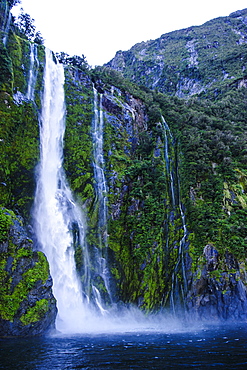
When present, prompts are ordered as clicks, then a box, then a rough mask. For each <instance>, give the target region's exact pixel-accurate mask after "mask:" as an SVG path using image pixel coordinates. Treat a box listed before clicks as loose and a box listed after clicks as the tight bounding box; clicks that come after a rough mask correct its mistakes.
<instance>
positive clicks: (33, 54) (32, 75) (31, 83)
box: [26, 43, 39, 101]
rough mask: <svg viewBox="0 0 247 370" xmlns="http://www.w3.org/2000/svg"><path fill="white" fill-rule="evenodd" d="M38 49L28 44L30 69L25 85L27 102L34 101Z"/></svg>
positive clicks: (34, 45)
mask: <svg viewBox="0 0 247 370" xmlns="http://www.w3.org/2000/svg"><path fill="white" fill-rule="evenodd" d="M37 53H38V49H37V44H34V43H30V67H29V73H28V85H27V93H26V98H27V100H32V101H34V91H35V84H36V80H37V75H38V68H39V60H38V55H37Z"/></svg>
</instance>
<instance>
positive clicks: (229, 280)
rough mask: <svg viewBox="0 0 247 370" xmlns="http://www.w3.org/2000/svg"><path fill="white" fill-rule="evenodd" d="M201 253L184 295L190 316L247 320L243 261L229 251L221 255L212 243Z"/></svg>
mask: <svg viewBox="0 0 247 370" xmlns="http://www.w3.org/2000/svg"><path fill="white" fill-rule="evenodd" d="M203 254H204V257H205V260H204V261H205V262H204V263H202V264H201V266H200V267H198V269H197V271H196V273H195V274H194V275H193V278H192V284H191V288H190V291H189V294H188V297H187V304H188V312H189V316H190V317H193V319H195V318H197V319H199V320H203V321H206V320H207V321H210V320H228V319H231V320H246V317H247V287H246V286H247V275H246V270H245V266H244V263H239V262H238V261H237V260H236V259H235V258H234V257H233V255H232V254H231V253H227V252H226V253H225V254H224V256H220V254H219V252H218V251H217V250H216V249H215V248H214V247H213V246H212V245H206V247H205V248H204V252H203Z"/></svg>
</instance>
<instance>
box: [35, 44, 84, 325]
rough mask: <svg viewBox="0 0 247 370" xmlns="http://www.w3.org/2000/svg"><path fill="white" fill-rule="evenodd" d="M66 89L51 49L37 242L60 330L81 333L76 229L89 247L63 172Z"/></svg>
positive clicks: (37, 199) (44, 99) (42, 121)
mask: <svg viewBox="0 0 247 370" xmlns="http://www.w3.org/2000/svg"><path fill="white" fill-rule="evenodd" d="M63 85H64V70H63V66H62V65H61V64H58V63H57V62H56V61H55V60H54V57H53V54H52V53H51V51H50V50H48V49H46V63H45V71H44V92H43V97H42V111H41V117H40V164H39V167H38V173H37V189H36V195H35V203H34V219H35V230H36V236H37V241H38V244H39V246H40V249H41V250H42V251H43V252H44V253H45V255H46V256H47V259H48V261H49V265H50V271H51V276H52V278H53V293H54V296H55V298H56V299H57V306H58V318H57V322H56V327H57V329H59V330H62V331H64V330H65V331H66V330H69V329H72V328H73V327H74V328H76V326H77V324H78V320H79V319H81V317H82V316H83V315H85V313H86V312H85V304H84V303H83V295H82V290H81V283H80V281H79V278H78V275H77V272H76V265H75V260H74V247H73V244H74V238H73V230H75V229H76V231H77V237H78V238H79V242H80V244H81V246H82V247H83V246H84V233H85V226H84V220H83V215H82V213H81V211H80V209H79V207H78V206H77V205H76V203H75V201H74V199H73V196H72V193H71V191H70V189H69V187H68V185H67V182H66V178H65V174H64V171H63V167H62V165H63V137H64V131H65V101H64V86H63ZM84 255H86V253H84Z"/></svg>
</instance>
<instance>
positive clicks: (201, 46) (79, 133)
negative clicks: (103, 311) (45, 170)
mask: <svg viewBox="0 0 247 370" xmlns="http://www.w3.org/2000/svg"><path fill="white" fill-rule="evenodd" d="M245 17H246V11H241V12H238V13H236V14H233V15H231V16H230V17H227V18H220V19H218V20H213V21H210V22H207V23H206V24H205V25H204V26H201V27H192V28H190V29H187V30H182V31H176V32H174V33H171V34H167V35H163V36H162V37H161V38H160V39H159V40H156V41H150V42H148V43H142V44H138V45H136V46H134V47H133V48H132V49H131V50H130V51H129V52H123V53H120V52H119V53H118V54H117V55H118V56H117V57H116V58H114V60H113V61H111V62H110V64H109V65H110V66H111V67H114V68H115V69H118V71H116V70H114V69H112V68H109V67H98V68H96V69H95V70H89V68H88V66H87V65H86V63H85V62H84V61H82V60H80V58H78V57H72V58H66V57H65V56H64V55H60V56H59V58H60V60H61V61H62V62H63V63H64V69H65V99H66V110H67V116H66V132H65V137H64V168H65V171H66V176H67V178H68V181H69V184H70V187H71V189H72V191H73V192H74V194H75V197H76V199H77V200H78V201H79V202H80V204H81V207H82V208H83V210H84V212H85V218H86V220H87V230H86V234H87V235H86V239H87V244H88V246H89V254H90V259H91V261H94V256H95V248H96V247H99V248H101V249H103V255H104V256H105V258H106V259H107V262H108V267H109V271H110V285H111V290H112V292H114V297H115V298H114V299H115V300H116V301H122V302H124V303H134V304H136V305H138V306H139V307H141V308H142V309H145V310H147V311H151V310H159V309H161V308H163V307H165V308H169V309H171V310H173V311H174V312H175V313H178V312H179V311H180V310H181V309H182V310H183V311H184V309H185V310H187V312H189V313H191V312H193V314H195V315H196V316H197V317H198V318H200V319H228V318H236V319H243V318H246V315H247V311H246V275H245V274H246V273H245V259H246V238H247V229H246V226H245V221H246V216H247V196H246V191H247V172H246V163H247V159H246V158H247V144H246V143H247V138H246V106H247V92H246V85H245V83H244V81H245V80H244V78H245V77H244V71H245V68H246V67H247V61H246V59H245V55H246V53H245V48H246V43H245V41H246V40H245V32H246V22H245ZM216 29H217V30H218V29H221V31H217V32H216ZM223 31H224V32H223ZM213 34H214V36H213ZM220 34H222V37H221V36H220ZM21 36H22V37H21ZM23 37H24V35H19V36H17V33H16V30H15V28H14V26H12V28H10V32H9V34H8V39H7V42H6V45H4V44H1V50H2V52H1V57H0V63H1V67H3V71H4V73H3V74H2V75H1V80H0V83H1V85H0V87H1V91H0V108H1V109H0V120H1V126H0V135H1V136H0V139H1V141H0V145H1V147H2V154H3V155H1V157H0V164H1V166H0V176H1V180H0V191H1V193H0V195H1V197H0V198H1V205H2V206H3V207H7V208H9V209H13V210H15V212H16V213H18V214H21V215H22V216H23V217H24V219H25V224H28V223H29V222H30V214H31V207H32V204H33V196H34V190H35V176H34V175H35V167H36V164H37V162H38V158H39V133H38V131H39V130H38V126H39V122H38V116H39V114H40V104H41V103H40V101H41V94H42V89H43V82H42V81H43V70H44V63H45V62H44V47H43V46H42V45H37V44H33V43H30V41H28V40H27V39H25V38H23ZM31 53H33V54H32V55H33V57H32V58H31ZM206 56H207V57H206ZM120 57H121V58H120ZM219 60H221V61H223V62H222V63H223V67H222V64H221V62H219ZM120 62H121V63H120ZM31 68H32V70H33V72H34V73H33V74H30V70H31ZM222 68H223V69H224V71H225V72H224V73H223V72H222V71H223V69H222ZM119 71H122V72H123V74H124V75H126V76H128V77H131V78H132V80H134V81H138V82H139V83H141V84H143V85H146V87H144V86H142V88H141V87H139V86H137V85H136V84H134V83H133V82H131V81H130V80H127V79H125V78H124V77H123V76H122V74H121V73H120V72H119ZM30 75H32V76H35V83H34V86H33V90H32V91H31V92H30ZM147 86H149V87H153V88H155V89H156V91H153V90H151V89H149V88H148V87H147ZM225 87H227V89H225ZM157 90H159V91H157ZM212 90H213V91H214V92H215V91H218V92H219V91H220V92H221V93H220V94H218V95H217V94H215V95H214V98H213V99H209V98H206V95H208V96H210V94H211V91H212ZM202 91H205V92H206V93H205V94H204V96H203V99H200V98H198V96H195V97H193V98H192V99H189V98H188V96H189V95H194V94H196V93H201V92H202ZM162 92H166V93H169V94H170V95H177V96H168V95H164V94H163V93H162ZM95 94H96V96H97V99H96V100H97V102H98V103H97V104H98V105H97V107H95ZM216 95H217V98H215V96H216ZM178 96H182V97H184V96H186V97H187V98H188V99H187V100H186V101H184V100H182V99H179V98H178ZM99 102H101V103H100V104H99ZM96 110H97V112H98V113H97V114H99V112H100V114H102V117H103V157H104V166H103V170H104V175H105V180H106V191H104V197H105V200H106V204H107V216H106V219H107V222H106V225H103V226H102V223H100V222H99V218H100V208H101V205H100V200H99V195H98V194H97V184H96V179H95V174H94V165H93V161H94V159H93V155H94V150H95V149H94V143H93V128H92V122H93V120H94V119H95V114H96ZM6 222H7V220H6V218H4V220H3V225H5V226H6V225H8V222H7V224H6ZM14 225H16V226H15V228H14V229H11V230H12V231H10V234H8V235H9V236H8V238H7V239H8V240H9V244H8V243H7V244H6V242H5V239H4V240H3V244H1V257H2V262H1V264H2V274H3V280H2V283H1V284H0V287H1V289H3V291H4V297H5V298H4V299H5V300H4V302H3V304H4V305H5V306H6V307H8V309H7V310H6V312H5V311H4V312H5V313H4V316H3V317H2V332H3V333H4V332H5V333H7V334H8V335H15V334H17V333H22V334H26V333H29V334H37V333H41V332H42V331H45V330H47V329H48V327H50V326H52V323H53V322H54V318H55V315H56V309H55V304H54V300H53V297H52V295H51V281H50V278H49V273H48V270H47V263H46V261H45V260H44V257H43V255H42V254H41V253H40V252H32V244H31V242H29V241H27V239H26V235H25V233H24V231H23V230H22V231H20V235H22V237H21V239H20V238H19V239H20V240H19V239H18V238H17V236H16V235H17V230H20V229H18V228H20V226H17V221H16V219H14ZM12 227H14V226H12ZM8 230H9V229H8ZM75 239H76V238H75ZM74 247H75V259H76V266H77V269H78V273H79V274H80V275H81V278H82V279H83V278H84V272H85V271H84V266H83V260H84V258H83V257H84V256H83V253H84V251H83V248H82V246H81V245H79V243H77V242H75V245H74ZM91 267H92V276H93V283H94V286H95V287H97V289H98V290H99V291H100V292H101V295H102V297H103V298H104V299H105V301H106V303H110V299H109V296H108V295H107V292H106V287H105V286H104V282H103V281H102V277H101V276H100V275H99V274H98V273H97V268H96V266H95V265H94V262H92V266H91ZM33 270H35V271H36V272H37V275H36V272H35V279H34V280H33V281H31V282H28V279H27V278H26V277H28V276H29V272H30V271H33ZM30 274H31V272H30ZM26 280H27V286H25V284H26ZM20 284H22V286H25V288H23V289H24V290H25V291H24V293H23V295H22V298H20V297H19V298H18V302H17V301H16V302H17V303H16V305H15V308H14V309H13V308H12V307H11V306H10V302H11V299H12V298H13V297H12V295H13V294H14V296H15V295H16V294H17V293H15V292H16V291H17V292H18V291H19V290H18V289H19V286H20ZM23 284H24V285H23ZM6 289H7V290H6ZM15 299H17V298H15ZM0 302H1V297H0ZM39 302H40V303H39ZM13 310H14V311H13ZM4 320H5V321H4Z"/></svg>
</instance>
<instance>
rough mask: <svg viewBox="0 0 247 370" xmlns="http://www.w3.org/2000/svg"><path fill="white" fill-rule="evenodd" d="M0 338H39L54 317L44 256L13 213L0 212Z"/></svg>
mask: <svg viewBox="0 0 247 370" xmlns="http://www.w3.org/2000/svg"><path fill="white" fill-rule="evenodd" d="M0 216H1V222H0V225H1V238H0V336H26V335H40V334H43V333H45V332H47V331H48V330H50V329H52V328H54V322H55V318H56V314H57V308H56V301H55V298H54V296H53V294H52V279H51V276H50V273H49V266H48V262H47V260H46V257H45V256H44V254H43V253H42V252H37V251H33V248H32V247H33V242H32V240H31V239H30V238H29V237H28V235H27V232H26V231H25V229H24V227H23V226H22V220H21V219H20V218H19V217H16V216H15V215H14V213H13V212H11V211H8V210H6V209H2V210H1V214H0Z"/></svg>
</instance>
